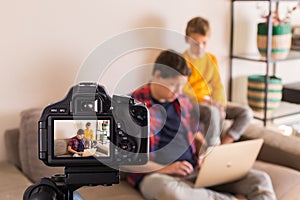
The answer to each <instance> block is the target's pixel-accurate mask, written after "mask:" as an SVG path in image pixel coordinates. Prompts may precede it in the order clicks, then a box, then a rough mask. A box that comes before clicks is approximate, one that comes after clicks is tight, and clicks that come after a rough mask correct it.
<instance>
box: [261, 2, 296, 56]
mask: <svg viewBox="0 0 300 200" xmlns="http://www.w3.org/2000/svg"><path fill="white" fill-rule="evenodd" d="M278 4H279V3H278ZM278 4H277V6H276V9H275V11H272V12H271V15H272V16H271V17H272V47H271V58H272V59H285V58H286V57H287V55H288V54H289V51H290V48H291V41H292V33H291V32H292V26H291V23H290V15H291V14H292V12H294V11H295V10H296V9H297V8H298V7H300V2H299V3H298V4H297V5H296V6H294V7H292V8H291V9H289V10H287V13H286V14H285V15H284V16H280V15H279V5H278ZM268 15H269V13H267V14H263V15H262V18H264V19H265V21H264V22H262V23H259V24H258V25H257V47H258V51H259V53H260V54H261V56H262V57H266V54H267V38H268Z"/></svg>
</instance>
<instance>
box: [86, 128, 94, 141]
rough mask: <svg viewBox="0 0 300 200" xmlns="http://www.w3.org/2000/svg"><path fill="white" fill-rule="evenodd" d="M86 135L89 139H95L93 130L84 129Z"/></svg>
mask: <svg viewBox="0 0 300 200" xmlns="http://www.w3.org/2000/svg"><path fill="white" fill-rule="evenodd" d="M84 137H85V138H86V139H87V140H94V133H93V130H91V129H90V130H87V129H84Z"/></svg>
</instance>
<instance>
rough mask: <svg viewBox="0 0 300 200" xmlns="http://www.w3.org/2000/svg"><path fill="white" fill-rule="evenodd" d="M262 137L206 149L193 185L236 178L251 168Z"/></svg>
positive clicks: (214, 183)
mask: <svg viewBox="0 0 300 200" xmlns="http://www.w3.org/2000/svg"><path fill="white" fill-rule="evenodd" d="M262 144H263V139H254V140H247V141H242V142H235V143H231V144H224V145H218V146H212V147H209V148H208V149H207V151H206V152H207V155H206V156H205V158H204V160H203V163H202V165H201V168H200V171H199V173H198V176H197V178H196V181H195V184H194V187H195V188H198V187H209V186H215V185H219V184H223V183H228V182H231V181H235V180H238V179H240V178H242V177H243V176H245V175H246V174H247V173H248V172H249V170H250V169H251V168H252V166H253V164H254V161H255V160H256V158H257V155H258V153H259V151H260V149H261V146H262Z"/></svg>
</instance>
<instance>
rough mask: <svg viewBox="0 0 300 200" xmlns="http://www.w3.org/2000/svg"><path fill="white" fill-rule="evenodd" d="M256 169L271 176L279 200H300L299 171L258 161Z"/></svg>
mask: <svg viewBox="0 0 300 200" xmlns="http://www.w3.org/2000/svg"><path fill="white" fill-rule="evenodd" d="M254 168H255V169H259V170H262V171H265V172H266V173H267V174H269V176H270V177H271V180H272V183H273V187H274V190H275V193H276V196H277V198H278V199H280V200H291V199H293V200H300V195H299V191H300V172H299V171H297V170H293V169H290V168H287V167H283V166H279V165H274V164H271V163H266V162H262V161H256V162H255V165H254Z"/></svg>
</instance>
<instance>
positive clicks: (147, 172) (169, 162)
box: [127, 50, 275, 200]
mask: <svg viewBox="0 0 300 200" xmlns="http://www.w3.org/2000/svg"><path fill="white" fill-rule="evenodd" d="M189 75H190V69H189V67H188V66H187V64H186V61H185V59H184V58H183V57H181V56H180V55H179V54H177V53H175V52H174V51H170V50H168V51H163V52H161V54H160V55H159V56H158V58H157V59H156V61H155V64H154V68H153V73H152V80H151V81H150V83H148V84H147V85H145V86H143V87H141V88H139V89H137V90H136V91H134V92H133V94H132V97H133V98H135V99H137V100H138V101H141V102H144V103H145V104H146V105H147V107H148V108H149V111H150V160H151V161H149V162H148V163H147V164H146V165H144V166H135V167H131V168H130V169H131V172H135V173H130V174H128V177H127V179H128V182H129V183H130V184H132V185H133V186H134V187H136V188H137V189H139V190H140V191H141V193H142V194H143V196H144V197H145V198H146V199H205V200H210V199H225V200H226V199H238V198H237V196H234V195H233V194H229V193H228V192H232V193H234V194H235V193H240V194H242V196H240V197H243V198H244V196H247V198H252V199H255V198H257V197H259V198H260V199H268V200H270V199H275V197H274V191H273V188H272V183H271V181H270V178H269V177H268V175H267V174H265V173H263V172H259V171H256V170H251V171H250V172H249V174H248V175H247V176H246V177H245V178H243V179H241V180H239V181H237V182H235V183H230V184H225V185H224V186H226V189H225V188H222V187H221V189H223V191H226V193H221V192H217V191H214V190H213V189H206V188H193V186H192V183H191V182H188V181H186V180H185V179H184V177H185V176H187V175H189V174H191V173H192V172H193V171H194V170H195V168H196V166H201V160H200V159H199V155H197V152H198V151H199V147H200V146H201V145H202V144H203V143H205V140H204V139H203V137H202V134H201V132H200V127H199V124H198V120H197V119H198V118H197V117H196V118H194V117H193V116H192V113H193V110H194V108H193V105H192V103H191V102H190V100H189V98H188V97H187V96H185V95H184V94H182V88H183V86H184V85H185V84H186V82H187V80H188V77H189ZM134 168H135V169H134ZM133 170H134V171H133ZM136 172H138V173H136ZM250 184H251V185H250ZM249 185H250V186H251V187H249Z"/></svg>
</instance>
